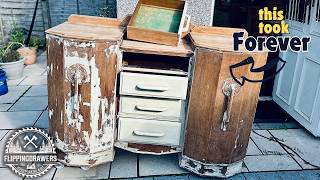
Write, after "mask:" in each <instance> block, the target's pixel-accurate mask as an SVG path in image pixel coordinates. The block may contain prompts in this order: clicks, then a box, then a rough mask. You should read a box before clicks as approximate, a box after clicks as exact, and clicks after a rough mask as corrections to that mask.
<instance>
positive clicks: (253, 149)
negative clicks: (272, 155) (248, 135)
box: [247, 139, 262, 156]
mask: <svg viewBox="0 0 320 180" xmlns="http://www.w3.org/2000/svg"><path fill="white" fill-rule="evenodd" d="M248 155H249V156H251V155H262V153H261V151H260V150H259V148H258V147H257V146H256V144H255V143H254V142H253V141H252V140H251V139H250V140H249V144H248V148H247V156H248Z"/></svg>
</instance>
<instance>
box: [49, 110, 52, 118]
mask: <svg viewBox="0 0 320 180" xmlns="http://www.w3.org/2000/svg"><path fill="white" fill-rule="evenodd" d="M52 116H53V109H49V119H51V118H52Z"/></svg>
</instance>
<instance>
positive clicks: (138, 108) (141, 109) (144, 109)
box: [135, 105, 167, 112]
mask: <svg viewBox="0 0 320 180" xmlns="http://www.w3.org/2000/svg"><path fill="white" fill-rule="evenodd" d="M135 108H136V109H137V110H139V111H150V112H163V111H165V110H167V108H154V107H145V106H140V105H136V106H135Z"/></svg>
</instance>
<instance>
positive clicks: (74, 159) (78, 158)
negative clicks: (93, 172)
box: [56, 148, 115, 168]
mask: <svg viewBox="0 0 320 180" xmlns="http://www.w3.org/2000/svg"><path fill="white" fill-rule="evenodd" d="M56 152H57V155H58V161H59V162H61V163H62V164H64V165H65V166H75V167H82V168H91V167H94V166H98V165H100V164H104V163H109V162H112V161H113V160H114V155H115V151H114V150H113V148H111V149H110V150H105V151H101V152H96V153H83V154H80V153H79V152H75V153H72V152H70V153H65V152H62V151H61V150H59V149H56Z"/></svg>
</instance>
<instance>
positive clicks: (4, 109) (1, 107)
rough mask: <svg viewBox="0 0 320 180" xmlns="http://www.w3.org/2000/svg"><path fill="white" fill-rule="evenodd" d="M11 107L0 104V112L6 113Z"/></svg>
mask: <svg viewBox="0 0 320 180" xmlns="http://www.w3.org/2000/svg"><path fill="white" fill-rule="evenodd" d="M11 106H12V104H0V112H1V111H7V110H8V109H9V108H10V107H11Z"/></svg>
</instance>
